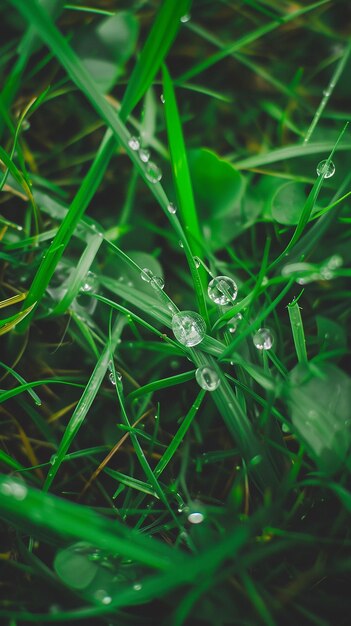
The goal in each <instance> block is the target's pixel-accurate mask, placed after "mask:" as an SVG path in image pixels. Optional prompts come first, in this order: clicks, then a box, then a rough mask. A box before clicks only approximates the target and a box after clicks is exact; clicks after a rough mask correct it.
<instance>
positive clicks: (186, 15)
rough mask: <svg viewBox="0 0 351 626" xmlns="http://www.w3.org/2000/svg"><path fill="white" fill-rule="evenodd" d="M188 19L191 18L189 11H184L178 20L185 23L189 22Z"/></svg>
mask: <svg viewBox="0 0 351 626" xmlns="http://www.w3.org/2000/svg"><path fill="white" fill-rule="evenodd" d="M189 20H191V15H190V13H186V14H185V15H182V17H181V18H180V21H181V22H182V24H186V23H187V22H189Z"/></svg>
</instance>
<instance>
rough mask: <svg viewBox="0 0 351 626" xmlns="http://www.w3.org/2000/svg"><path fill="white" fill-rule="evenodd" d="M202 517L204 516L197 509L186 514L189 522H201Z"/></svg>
mask: <svg viewBox="0 0 351 626" xmlns="http://www.w3.org/2000/svg"><path fill="white" fill-rule="evenodd" d="M204 519H205V516H204V515H203V513H200V512H199V511H194V512H193V513H189V515H188V522H190V523H191V524H201V523H202V522H203V521H204Z"/></svg>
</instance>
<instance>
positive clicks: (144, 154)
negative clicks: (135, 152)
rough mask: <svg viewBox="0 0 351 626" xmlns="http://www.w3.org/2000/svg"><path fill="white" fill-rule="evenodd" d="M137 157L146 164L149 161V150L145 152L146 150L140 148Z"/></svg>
mask: <svg viewBox="0 0 351 626" xmlns="http://www.w3.org/2000/svg"><path fill="white" fill-rule="evenodd" d="M139 157H140V160H141V161H142V162H143V163H147V162H148V161H149V160H150V150H146V148H140V150H139Z"/></svg>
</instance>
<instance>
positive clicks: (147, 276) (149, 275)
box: [140, 267, 165, 291]
mask: <svg viewBox="0 0 351 626" xmlns="http://www.w3.org/2000/svg"><path fill="white" fill-rule="evenodd" d="M140 277H141V279H142V280H143V281H145V282H146V283H149V284H150V286H151V287H153V289H155V290H161V291H162V289H163V288H164V286H165V282H164V280H163V278H162V277H161V276H156V274H154V273H153V272H152V271H151V270H149V269H148V268H147V267H144V269H143V270H142V271H141V273H140Z"/></svg>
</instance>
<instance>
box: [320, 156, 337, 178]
mask: <svg viewBox="0 0 351 626" xmlns="http://www.w3.org/2000/svg"><path fill="white" fill-rule="evenodd" d="M327 163H328V161H326V160H325V161H320V162H319V163H318V165H317V174H318V176H323V178H330V177H331V176H333V175H334V174H335V165H334V163H333V161H330V162H329V165H328V164H327Z"/></svg>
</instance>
